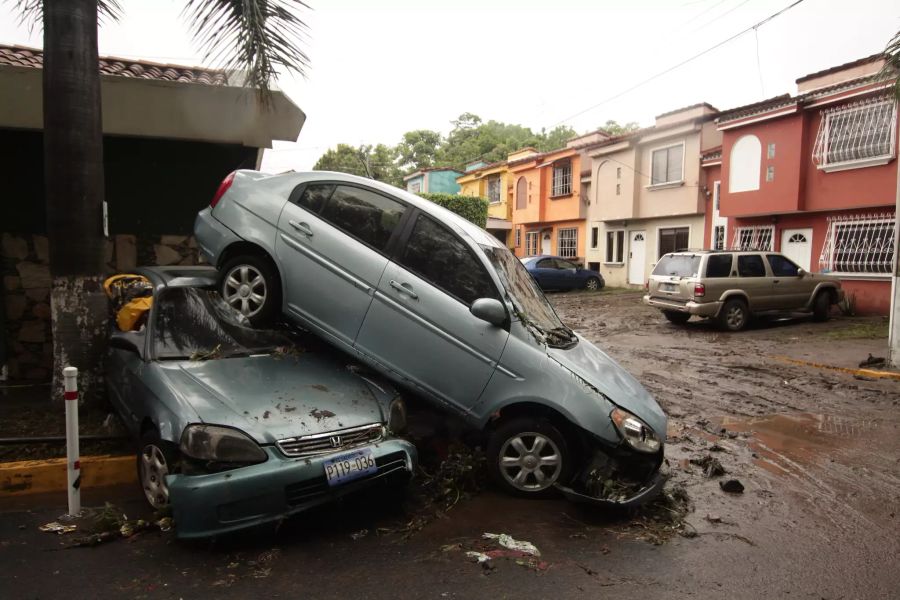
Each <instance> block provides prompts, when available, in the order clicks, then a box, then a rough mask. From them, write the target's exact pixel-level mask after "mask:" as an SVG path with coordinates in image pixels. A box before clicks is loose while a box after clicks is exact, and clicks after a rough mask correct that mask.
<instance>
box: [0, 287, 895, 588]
mask: <svg viewBox="0 0 900 600" xmlns="http://www.w3.org/2000/svg"><path fill="white" fill-rule="evenodd" d="M552 300H553V301H554V303H555V304H556V305H557V307H558V310H559V311H560V313H561V315H562V316H563V318H564V320H566V321H567V322H569V323H570V324H572V325H573V326H574V327H575V328H576V329H578V330H579V331H581V332H582V333H583V334H584V335H586V336H587V337H588V338H589V339H592V340H594V341H596V342H598V343H599V344H601V345H602V347H604V348H606V349H607V350H608V351H609V353H610V354H611V355H612V356H613V357H614V358H616V359H617V360H618V361H620V362H621V363H622V364H623V365H624V366H625V367H627V368H628V369H629V370H631V371H632V372H633V373H635V374H636V376H638V378H639V379H641V381H642V382H643V383H644V384H645V385H646V386H647V387H648V389H650V390H651V392H652V393H653V394H654V395H655V396H656V397H657V398H658V399H659V400H660V402H661V404H663V406H664V407H665V409H666V410H667V412H668V413H669V415H670V429H669V444H668V447H667V457H668V459H669V462H670V469H671V472H672V478H673V481H675V482H679V483H682V484H683V485H685V486H686V488H687V490H688V492H689V494H690V497H691V500H692V512H691V513H690V514H689V515H688V517H687V524H686V525H685V526H684V528H683V531H682V533H683V535H675V536H674V537H672V538H671V539H670V540H668V541H666V542H664V543H662V544H659V545H657V544H655V543H653V542H652V540H653V539H655V538H654V535H653V531H652V528H651V529H650V530H648V529H647V528H646V526H645V524H644V523H643V522H641V521H639V520H636V519H630V518H629V516H628V515H608V514H598V513H597V512H596V511H593V510H590V509H587V508H584V507H580V506H575V505H572V504H569V503H567V502H565V501H562V500H540V501H525V500H519V499H515V498H509V497H506V496H503V495H499V494H496V493H493V492H490V491H488V492H483V493H481V494H480V495H478V496H476V497H475V498H473V499H471V500H467V501H461V502H460V503H459V504H458V505H456V506H455V507H454V508H453V509H452V510H451V511H449V512H448V513H447V518H445V519H438V520H436V521H433V522H431V523H430V524H428V525H426V526H425V527H424V528H423V529H422V530H421V531H418V532H417V533H415V534H414V535H412V536H411V537H409V538H408V539H404V538H403V537H402V536H400V535H397V534H378V533H376V530H377V528H379V527H392V526H398V525H402V524H403V523H405V521H406V519H405V515H404V514H403V513H402V512H401V511H400V510H398V509H397V508H396V507H395V506H393V505H391V504H389V503H388V502H386V501H384V500H381V499H380V498H378V497H372V496H371V495H366V496H365V497H363V498H356V499H351V500H349V501H346V502H344V503H342V504H340V505H336V506H329V507H324V508H322V509H320V510H317V511H314V512H311V513H308V514H306V515H302V516H300V517H298V518H295V519H292V520H290V521H288V522H287V523H286V524H285V525H284V526H283V527H282V528H281V529H280V530H279V531H278V532H277V534H272V533H270V532H269V533H264V532H257V533H254V534H248V535H242V536H237V537H233V538H229V539H224V540H218V541H217V542H215V543H182V542H178V541H176V540H174V538H173V537H172V536H171V534H168V533H157V532H154V533H146V534H142V535H139V536H136V537H134V538H132V539H129V540H122V541H116V542H112V543H109V544H105V545H102V546H98V547H96V548H78V549H64V547H63V545H64V544H65V543H66V542H67V541H68V539H69V536H55V535H51V534H47V533H41V532H39V531H38V530H37V527H38V526H39V525H41V524H43V523H46V522H48V521H51V520H54V519H56V518H57V517H58V515H59V513H61V512H62V508H63V506H64V502H65V498H64V497H32V498H29V499H27V500H25V499H19V500H16V501H6V502H4V503H3V504H0V598H4V599H5V598H206V597H216V598H218V597H235V598H246V597H272V598H275V597H282V598H287V597H290V598H348V597H357V598H488V597H489V598H560V597H562V598H605V597H615V598H647V597H659V598H771V597H775V598H815V599H819V598H827V599H833V598H835V599H836V598H898V597H900V569H898V568H897V565H898V564H900V515H898V514H897V513H898V511H900V406H898V402H900V382H891V381H868V380H860V379H856V378H854V377H853V376H852V375H847V374H842V373H832V372H822V371H820V370H817V369H811V368H807V367H802V366H797V365H792V364H786V363H784V362H780V361H778V360H776V359H774V358H772V356H775V355H788V356H793V357H796V358H812V357H816V358H819V359H821V361H825V360H826V359H827V360H828V361H830V362H831V363H832V364H837V363H841V362H842V361H843V362H844V363H849V362H852V361H854V360H857V359H856V356H857V355H858V354H859V353H860V352H863V351H867V349H872V350H869V351H875V352H877V351H878V348H879V347H883V346H884V344H885V342H884V340H883V339H878V338H876V339H866V338H854V337H849V338H847V337H844V334H843V333H841V332H842V331H850V330H851V329H852V328H854V327H857V326H858V325H859V323H860V322H861V321H858V320H835V321H832V322H831V323H827V324H812V323H809V322H807V321H804V320H800V321H795V322H787V323H775V324H763V325H760V326H758V327H756V328H754V329H753V330H751V331H747V332H744V333H743V334H740V335H731V336H725V335H722V334H719V333H718V332H715V331H714V330H712V329H710V328H709V327H707V326H705V325H704V324H702V323H701V324H698V325H692V326H690V324H689V327H687V328H675V327H673V326H670V325H668V324H667V323H664V322H662V321H661V319H660V318H659V317H658V316H657V315H656V314H655V313H653V312H652V311H648V310H647V309H644V308H643V307H640V306H639V305H637V304H636V303H635V300H636V296H635V295H633V294H631V295H624V296H608V295H602V296H601V295H586V294H567V295H558V296H553V297H552ZM835 332H837V333H835ZM879 345H880V346H879ZM808 355H812V356H808ZM861 358H865V355H863V356H862V357H861ZM713 445H715V447H716V449H717V451H716V452H714V453H713V452H711V448H712V447H713ZM707 454H715V456H716V458H718V459H719V460H720V461H721V463H722V465H723V466H724V467H725V468H726V470H727V471H728V473H727V474H726V476H725V478H730V477H735V478H738V479H739V480H740V481H741V482H742V483H743V484H744V486H745V488H746V489H745V491H744V493H743V494H741V495H730V494H726V493H724V492H722V491H721V490H720V489H719V485H718V479H707V478H706V477H705V476H704V475H703V473H702V472H700V469H699V468H698V467H696V466H694V465H692V464H690V462H688V459H690V458H696V457H702V456H705V455H707ZM106 501H109V502H113V503H115V504H116V505H117V506H120V507H122V509H123V510H124V511H125V512H126V513H127V514H128V515H129V516H130V517H133V516H138V515H140V514H141V513H142V512H143V510H144V509H143V506H142V504H141V498H140V496H139V492H138V491H136V490H133V489H114V490H103V491H100V490H93V491H90V493H86V494H85V499H84V503H85V505H88V506H97V505H101V504H102V503H103V502H106ZM362 530H367V531H368V533H367V534H366V535H363V536H359V535H357V536H354V534H358V533H360V532H361V531H362ZM484 532H494V533H508V534H510V535H512V536H513V537H514V538H516V539H523V540H528V541H530V542H532V543H534V544H535V545H536V546H537V547H538V548H539V549H540V551H541V561H542V562H541V563H538V564H537V566H535V567H532V566H528V565H520V564H517V562H516V559H510V558H502V559H497V560H495V561H493V562H494V563H495V565H494V568H493V569H492V570H486V569H484V568H483V567H481V566H479V565H477V564H475V563H474V562H472V561H471V560H469V559H467V558H466V557H465V554H464V552H465V551H466V550H469V549H483V548H484V546H485V542H484V541H482V540H480V537H481V535H482V534H483V533H484ZM686 536H690V537H686ZM354 537H356V538H358V539H354ZM520 562H521V561H520Z"/></svg>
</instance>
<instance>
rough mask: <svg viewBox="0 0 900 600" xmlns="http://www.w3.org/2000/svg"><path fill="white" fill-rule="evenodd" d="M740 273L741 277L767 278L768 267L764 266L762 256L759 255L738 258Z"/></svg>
mask: <svg viewBox="0 0 900 600" xmlns="http://www.w3.org/2000/svg"><path fill="white" fill-rule="evenodd" d="M738 273H740V275H741V277H765V276H766V265H764V264H763V259H762V256H759V255H757V254H750V255H747V256H738Z"/></svg>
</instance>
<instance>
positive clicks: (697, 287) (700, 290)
mask: <svg viewBox="0 0 900 600" xmlns="http://www.w3.org/2000/svg"><path fill="white" fill-rule="evenodd" d="M705 295H706V286H705V285H703V284H702V283H695V284H694V297H695V298H702V297H703V296H705Z"/></svg>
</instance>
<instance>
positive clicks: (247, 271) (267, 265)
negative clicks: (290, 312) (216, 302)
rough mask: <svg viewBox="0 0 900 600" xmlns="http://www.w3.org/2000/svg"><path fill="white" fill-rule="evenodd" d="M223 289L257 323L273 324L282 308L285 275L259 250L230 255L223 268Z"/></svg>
mask: <svg viewBox="0 0 900 600" xmlns="http://www.w3.org/2000/svg"><path fill="white" fill-rule="evenodd" d="M219 273H220V278H219V293H220V294H221V295H222V299H223V300H225V302H227V303H228V304H229V305H230V306H231V307H232V308H234V309H236V310H238V311H240V312H241V313H242V314H243V315H244V316H245V317H247V318H248V319H250V322H251V323H252V324H253V325H254V326H255V327H264V326H266V325H269V324H271V323H272V322H273V321H274V320H275V318H276V317H277V316H278V313H279V311H280V310H281V279H280V278H279V277H278V272H277V271H276V270H275V267H274V266H272V263H271V262H269V261H268V260H266V259H265V258H263V257H261V256H258V255H255V254H244V255H241V256H235V257H234V258H232V259H230V260H229V261H228V262H227V263H225V265H224V266H223V267H222V268H221V269H220V271H219Z"/></svg>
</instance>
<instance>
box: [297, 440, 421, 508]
mask: <svg viewBox="0 0 900 600" xmlns="http://www.w3.org/2000/svg"><path fill="white" fill-rule="evenodd" d="M375 467H376V468H377V470H376V471H375V472H374V473H371V474H369V475H366V476H365V477H361V478H360V479H355V480H353V481H349V482H347V484H345V485H354V484H359V483H360V482H363V481H369V480H371V479H375V478H378V477H384V476H390V475H392V474H393V473H397V472H400V471H402V472H405V471H406V454H405V453H403V452H391V453H390V454H385V455H384V456H379V457H378V458H376V459H375ZM332 489H336V488H331V486H329V485H328V480H327V479H326V478H325V475H320V476H319V477H315V478H313V479H307V480H306V481H303V482H300V483H292V484H291V485H288V486H285V488H284V494H285V499H286V500H287V503H288V505H289V506H299V505H301V504H306V503H307V502H314V501H316V500H320V499H322V498H324V497H326V496H328V495H329V492H330V490H332Z"/></svg>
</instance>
